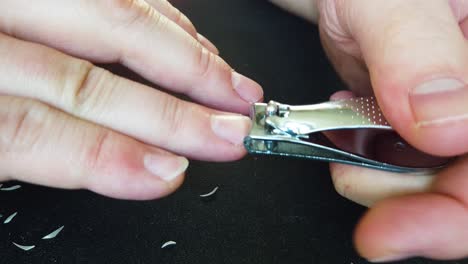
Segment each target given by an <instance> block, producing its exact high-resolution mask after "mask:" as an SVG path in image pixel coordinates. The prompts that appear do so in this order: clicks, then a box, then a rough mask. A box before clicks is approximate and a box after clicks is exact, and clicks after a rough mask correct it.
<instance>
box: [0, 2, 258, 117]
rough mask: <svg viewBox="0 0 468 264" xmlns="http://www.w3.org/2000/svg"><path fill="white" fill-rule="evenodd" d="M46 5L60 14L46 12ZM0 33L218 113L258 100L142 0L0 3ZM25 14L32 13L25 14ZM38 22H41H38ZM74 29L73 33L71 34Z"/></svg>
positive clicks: (252, 89)
mask: <svg viewBox="0 0 468 264" xmlns="http://www.w3.org/2000/svg"><path fill="white" fill-rule="evenodd" d="M50 6H53V7H54V9H56V10H60V12H53V13H51V12H49V10H50ZM0 9H1V10H7V9H8V10H9V11H8V12H6V13H5V15H4V16H3V17H2V18H1V20H0V30H3V31H4V32H7V33H8V34H10V35H14V36H18V37H20V38H22V39H25V40H30V41H34V42H39V43H43V44H46V45H48V46H51V47H55V48H57V49H59V50H62V51H65V52H67V53H69V54H72V55H75V56H78V57H81V58H85V59H90V60H92V61H96V62H121V63H123V64H124V65H126V66H128V67H130V68H131V69H133V70H135V71H136V72H138V73H139V74H141V75H142V76H143V77H146V78H147V79H149V80H151V81H153V82H154V83H156V84H158V85H161V86H163V87H164V88H167V89H171V90H172V91H174V92H179V93H184V94H187V95H189V96H191V97H192V98H194V99H195V100H197V101H199V102H201V103H204V104H207V105H210V106H212V107H216V108H219V109H222V110H227V111H235V112H242V113H248V111H249V107H250V103H251V102H256V101H258V100H260V99H261V98H262V96H263V92H262V89H261V87H260V86H259V85H258V84H257V83H255V82H254V81H252V80H250V79H248V78H246V77H244V76H242V75H240V74H238V73H235V72H234V71H233V70H232V68H231V67H230V66H229V65H228V64H227V63H226V62H225V61H223V60H222V59H221V58H220V57H219V56H216V55H215V54H213V53H212V52H209V51H208V50H207V49H206V48H204V47H203V46H202V45H200V43H199V42H198V41H197V40H196V39H194V38H193V37H192V36H190V34H188V33H187V32H186V31H184V30H183V29H182V28H181V27H179V26H178V25H177V24H176V23H174V22H173V21H171V20H169V19H168V18H167V17H165V16H164V15H162V14H161V13H159V12H158V11H157V10H155V9H154V8H153V7H151V6H150V5H149V4H147V3H146V2H144V1H141V0H107V1H85V0H81V1H73V2H72V3H64V2H63V1H58V0H49V1H47V2H46V3H44V2H41V3H40V4H39V3H36V2H30V1H23V0H21V1H2V2H1V3H0ZM24 10H35V11H34V12H32V13H31V14H28V16H24V14H23V12H24ZM37 21H41V23H37ZM70 28H74V34H70Z"/></svg>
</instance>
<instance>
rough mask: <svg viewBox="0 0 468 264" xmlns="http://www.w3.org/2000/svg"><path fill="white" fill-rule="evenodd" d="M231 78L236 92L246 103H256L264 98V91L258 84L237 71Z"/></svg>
mask: <svg viewBox="0 0 468 264" xmlns="http://www.w3.org/2000/svg"><path fill="white" fill-rule="evenodd" d="M231 78H232V86H233V87H234V90H235V91H236V92H237V94H239V96H240V97H241V98H242V99H243V100H244V101H247V102H248V103H256V102H258V101H260V100H261V99H262V98H263V89H262V87H261V86H260V85H259V84H258V83H256V82H254V81H253V80H251V79H249V78H247V77H245V76H243V75H241V74H239V73H237V72H235V71H233V72H232V77H231Z"/></svg>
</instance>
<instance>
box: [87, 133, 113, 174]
mask: <svg viewBox="0 0 468 264" xmlns="http://www.w3.org/2000/svg"><path fill="white" fill-rule="evenodd" d="M114 139H115V137H114V136H113V133H112V132H111V131H110V130H108V129H105V128H98V129H97V131H95V133H94V136H93V137H87V138H85V139H84V140H85V141H87V142H89V144H86V145H85V146H86V147H84V148H83V152H84V155H83V164H84V166H83V167H84V170H85V173H86V175H89V177H95V176H96V174H97V172H99V171H101V168H102V167H105V164H106V160H108V159H109V157H110V156H111V155H110V153H109V152H110V147H109V146H112V143H113V141H114Z"/></svg>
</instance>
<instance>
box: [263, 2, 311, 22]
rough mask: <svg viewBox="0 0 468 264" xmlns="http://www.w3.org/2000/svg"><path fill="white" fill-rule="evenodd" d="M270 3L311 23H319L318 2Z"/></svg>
mask: <svg viewBox="0 0 468 264" xmlns="http://www.w3.org/2000/svg"><path fill="white" fill-rule="evenodd" d="M270 2H272V3H273V4H275V5H278V6H280V7H281V8H284V9H285V10H287V11H289V12H291V13H293V14H295V15H298V16H300V17H303V18H305V19H307V20H309V21H311V22H316V21H317V18H318V10H317V6H316V5H317V4H316V2H317V1H316V0H270Z"/></svg>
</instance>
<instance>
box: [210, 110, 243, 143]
mask: <svg viewBox="0 0 468 264" xmlns="http://www.w3.org/2000/svg"><path fill="white" fill-rule="evenodd" d="M250 127H251V121H250V119H249V118H248V117H246V116H241V115H212V116H211V129H212V130H213V132H214V133H215V134H216V135H217V136H218V137H219V138H221V139H223V140H227V141H229V142H230V143H232V144H233V145H236V146H239V145H242V144H243V142H244V137H245V136H247V134H248V133H249V131H250Z"/></svg>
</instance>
